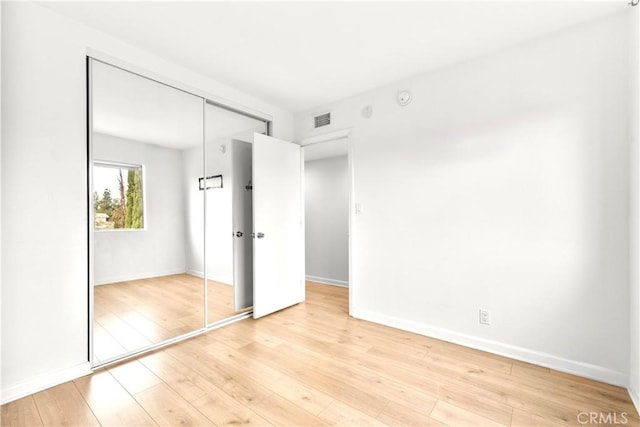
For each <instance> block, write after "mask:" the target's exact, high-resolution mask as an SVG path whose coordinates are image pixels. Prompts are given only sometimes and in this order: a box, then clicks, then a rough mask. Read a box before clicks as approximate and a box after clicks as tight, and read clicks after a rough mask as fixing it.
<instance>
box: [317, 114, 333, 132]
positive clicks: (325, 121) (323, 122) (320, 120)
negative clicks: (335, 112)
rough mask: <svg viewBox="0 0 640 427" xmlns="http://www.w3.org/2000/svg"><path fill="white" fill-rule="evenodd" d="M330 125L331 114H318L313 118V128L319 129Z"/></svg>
mask: <svg viewBox="0 0 640 427" xmlns="http://www.w3.org/2000/svg"><path fill="white" fill-rule="evenodd" d="M330 124H331V113H324V114H320V115H319V116H315V117H314V118H313V127H314V128H316V129H317V128H319V127H322V126H327V125H330Z"/></svg>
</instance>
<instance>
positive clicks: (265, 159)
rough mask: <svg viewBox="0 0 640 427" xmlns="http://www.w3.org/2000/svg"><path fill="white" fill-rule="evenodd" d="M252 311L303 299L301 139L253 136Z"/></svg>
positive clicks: (257, 314)
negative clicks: (297, 143)
mask: <svg viewBox="0 0 640 427" xmlns="http://www.w3.org/2000/svg"><path fill="white" fill-rule="evenodd" d="M252 162H253V231H254V233H255V238H254V240H253V317H254V318H255V319H257V318H259V317H262V316H265V315H267V314H270V313H273V312H275V311H278V310H281V309H283V308H286V307H289V306H291V305H294V304H297V303H299V302H302V301H304V281H303V277H302V274H303V256H304V240H303V234H302V159H301V149H300V146H299V145H296V144H294V143H291V142H287V141H282V140H279V139H276V138H272V137H269V136H266V135H260V134H254V141H253V159H252Z"/></svg>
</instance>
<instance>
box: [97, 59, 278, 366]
mask: <svg viewBox="0 0 640 427" xmlns="http://www.w3.org/2000/svg"><path fill="white" fill-rule="evenodd" d="M92 61H98V62H102V63H105V64H107V65H109V66H112V67H115V68H119V69H121V70H123V71H125V72H129V73H132V74H135V75H138V76H140V77H142V78H145V79H148V80H151V81H155V82H157V83H160V84H162V85H165V86H169V87H171V88H173V89H177V90H179V91H182V92H185V93H187V94H189V95H193V96H196V97H198V98H200V99H201V100H202V114H203V116H202V123H203V126H202V138H203V139H202V147H203V165H204V150H205V139H204V137H205V132H206V129H205V127H206V124H205V116H204V112H205V108H206V105H207V104H210V105H214V106H216V107H220V108H224V109H227V110H229V111H232V112H235V113H238V114H242V115H244V116H247V117H251V118H254V119H257V120H261V121H264V122H265V128H266V132H267V135H271V130H272V122H273V117H272V116H271V115H269V114H265V113H262V112H260V111H257V110H253V109H251V108H247V107H244V106H242V105H240V104H235V103H231V102H229V101H227V100H224V99H222V98H220V97H218V96H215V95H213V94H211V93H209V92H206V91H202V90H199V89H196V88H193V87H191V86H188V85H184V84H182V83H180V82H179V81H177V80H174V79H171V78H166V77H164V76H162V75H160V74H157V73H154V72H151V71H149V70H147V69H145V68H143V67H140V66H137V65H135V64H132V63H129V62H126V61H123V60H120V59H118V58H114V57H112V56H110V55H108V54H105V53H103V52H100V51H97V50H94V49H91V48H88V49H87V51H86V56H85V72H86V74H85V88H86V150H87V151H86V154H87V163H86V166H87V183H86V185H87V187H86V189H87V205H86V206H87V229H86V230H87V254H88V259H87V286H88V299H87V314H88V324H87V331H88V342H89V345H88V348H87V360H88V362H89V364H90V367H91V370H92V371H93V370H96V369H98V368H103V367H106V366H109V365H113V364H115V363H120V362H122V361H124V360H127V359H131V358H134V357H137V356H139V355H141V354H143V353H148V352H150V351H154V350H157V349H159V348H163V347H166V346H169V345H172V344H174V343H177V342H180V341H184V340H186V339H188V338H191V337H194V336H197V335H201V334H203V333H206V332H208V331H211V330H214V329H217V328H220V327H222V326H226V325H228V324H231V323H234V322H237V321H239V320H242V319H245V318H250V317H251V316H252V315H253V311H252V310H251V311H246V312H242V313H240V314H237V315H234V316H230V317H227V318H225V319H222V320H219V321H216V322H213V323H208V319H207V316H208V313H207V288H208V286H207V280H206V258H205V262H204V269H205V277H204V278H203V286H204V291H203V296H204V300H203V304H204V307H203V312H204V320H203V324H202V327H201V328H198V329H195V330H193V331H191V332H188V333H185V334H182V335H178V336H175V337H173V338H169V339H167V340H164V341H161V342H159V343H155V344H151V345H148V346H145V347H142V348H140V349H137V350H133V351H129V352H126V353H124V354H121V355H119V356H117V357H113V358H110V359H106V360H102V361H99V362H97V361H96V360H94V331H93V327H94V317H95V311H94V302H95V301H94V265H95V264H94V234H93V233H94V228H93V224H94V209H93V200H92V198H93V196H92V195H93V138H92V133H93V113H92V93H91V91H92V89H91V88H92V73H91V68H92ZM203 197H205V198H206V195H205V196H203ZM205 206H206V199H205ZM204 227H205V232H206V223H205V224H204ZM204 253H205V256H206V245H205V248H204Z"/></svg>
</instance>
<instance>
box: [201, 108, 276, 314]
mask: <svg viewBox="0 0 640 427" xmlns="http://www.w3.org/2000/svg"><path fill="white" fill-rule="evenodd" d="M254 133H264V134H266V133H267V123H266V122H265V121H264V120H258V119H255V118H252V117H248V116H246V115H244V114H240V113H237V112H234V111H231V110H228V109H226V108H223V107H219V106H217V105H212V104H207V105H206V107H205V153H206V161H205V172H206V174H207V176H214V175H222V176H223V177H224V185H223V187H222V188H212V189H207V190H206V224H207V233H206V259H207V263H206V266H207V277H208V279H209V280H208V281H207V304H208V310H207V311H208V323H214V322H216V321H219V320H222V319H225V318H227V317H229V316H232V315H234V314H237V313H239V312H242V311H243V310H247V309H249V308H251V306H252V305H253V304H252V297H253V294H252V292H253V261H252V258H251V257H252V247H253V246H252V245H253V241H252V231H253V230H252V224H251V218H252V209H251V142H252V141H253V134H254Z"/></svg>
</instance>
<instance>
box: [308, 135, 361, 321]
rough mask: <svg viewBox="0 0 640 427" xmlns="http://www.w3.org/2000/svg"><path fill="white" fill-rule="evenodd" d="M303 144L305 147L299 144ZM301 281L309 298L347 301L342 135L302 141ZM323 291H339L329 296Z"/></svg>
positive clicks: (347, 189) (346, 176)
mask: <svg viewBox="0 0 640 427" xmlns="http://www.w3.org/2000/svg"><path fill="white" fill-rule="evenodd" d="M305 142H306V143H305ZM302 145H303V156H304V206H305V279H306V288H307V289H308V290H311V289H313V292H314V293H318V292H320V293H323V289H325V290H327V291H329V292H330V294H331V295H333V296H334V297H335V296H338V297H339V296H344V297H346V298H347V300H348V301H349V305H348V306H349V310H348V312H349V314H351V309H350V307H351V304H350V302H351V298H350V297H349V294H350V293H351V289H349V287H350V257H349V254H350V228H351V215H350V206H351V182H352V167H351V163H350V156H349V151H350V150H349V139H348V134H347V135H344V134H341V135H340V136H337V137H336V135H335V134H331V135H327V136H326V137H324V138H322V139H321V138H320V137H315V140H312V141H311V142H308V141H303V142H302ZM327 286H333V287H340V288H344V289H343V290H337V289H334V290H331V289H329V288H326V287H327Z"/></svg>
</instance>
